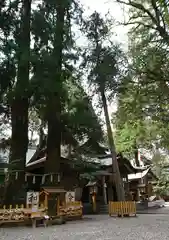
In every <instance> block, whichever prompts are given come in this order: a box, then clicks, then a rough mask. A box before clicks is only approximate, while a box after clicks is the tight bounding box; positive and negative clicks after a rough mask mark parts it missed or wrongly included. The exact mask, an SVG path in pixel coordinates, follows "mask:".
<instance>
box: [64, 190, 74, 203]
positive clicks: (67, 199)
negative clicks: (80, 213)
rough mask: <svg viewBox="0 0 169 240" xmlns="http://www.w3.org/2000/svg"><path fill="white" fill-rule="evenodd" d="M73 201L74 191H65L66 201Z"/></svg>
mask: <svg viewBox="0 0 169 240" xmlns="http://www.w3.org/2000/svg"><path fill="white" fill-rule="evenodd" d="M74 201H75V192H67V193H66V202H74Z"/></svg>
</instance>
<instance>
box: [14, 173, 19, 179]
mask: <svg viewBox="0 0 169 240" xmlns="http://www.w3.org/2000/svg"><path fill="white" fill-rule="evenodd" d="M17 179H18V172H16V173H15V180H17Z"/></svg>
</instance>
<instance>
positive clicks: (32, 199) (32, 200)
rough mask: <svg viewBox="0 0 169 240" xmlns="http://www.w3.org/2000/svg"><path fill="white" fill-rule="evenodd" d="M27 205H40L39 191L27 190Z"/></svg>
mask: <svg viewBox="0 0 169 240" xmlns="http://www.w3.org/2000/svg"><path fill="white" fill-rule="evenodd" d="M26 204H27V205H39V192H27V198H26Z"/></svg>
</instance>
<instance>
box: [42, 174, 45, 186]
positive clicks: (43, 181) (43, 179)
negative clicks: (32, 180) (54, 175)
mask: <svg viewBox="0 0 169 240" xmlns="http://www.w3.org/2000/svg"><path fill="white" fill-rule="evenodd" d="M44 183H45V175H43V176H42V184H44Z"/></svg>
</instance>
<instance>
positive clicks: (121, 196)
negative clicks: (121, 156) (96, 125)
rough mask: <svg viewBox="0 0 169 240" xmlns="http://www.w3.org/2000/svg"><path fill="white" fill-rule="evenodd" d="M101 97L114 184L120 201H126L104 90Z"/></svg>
mask: <svg viewBox="0 0 169 240" xmlns="http://www.w3.org/2000/svg"><path fill="white" fill-rule="evenodd" d="M101 97H102V102H103V108H104V115H105V120H106V127H107V135H108V141H109V148H110V151H111V155H112V171H113V180H114V184H115V187H116V192H117V198H118V201H124V200H125V194H124V188H123V184H122V179H121V176H120V171H119V166H118V162H117V158H116V149H115V144H114V139H113V133H112V128H111V124H110V118H109V113H108V107H107V100H106V96H105V93H104V91H102V90H101Z"/></svg>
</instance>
